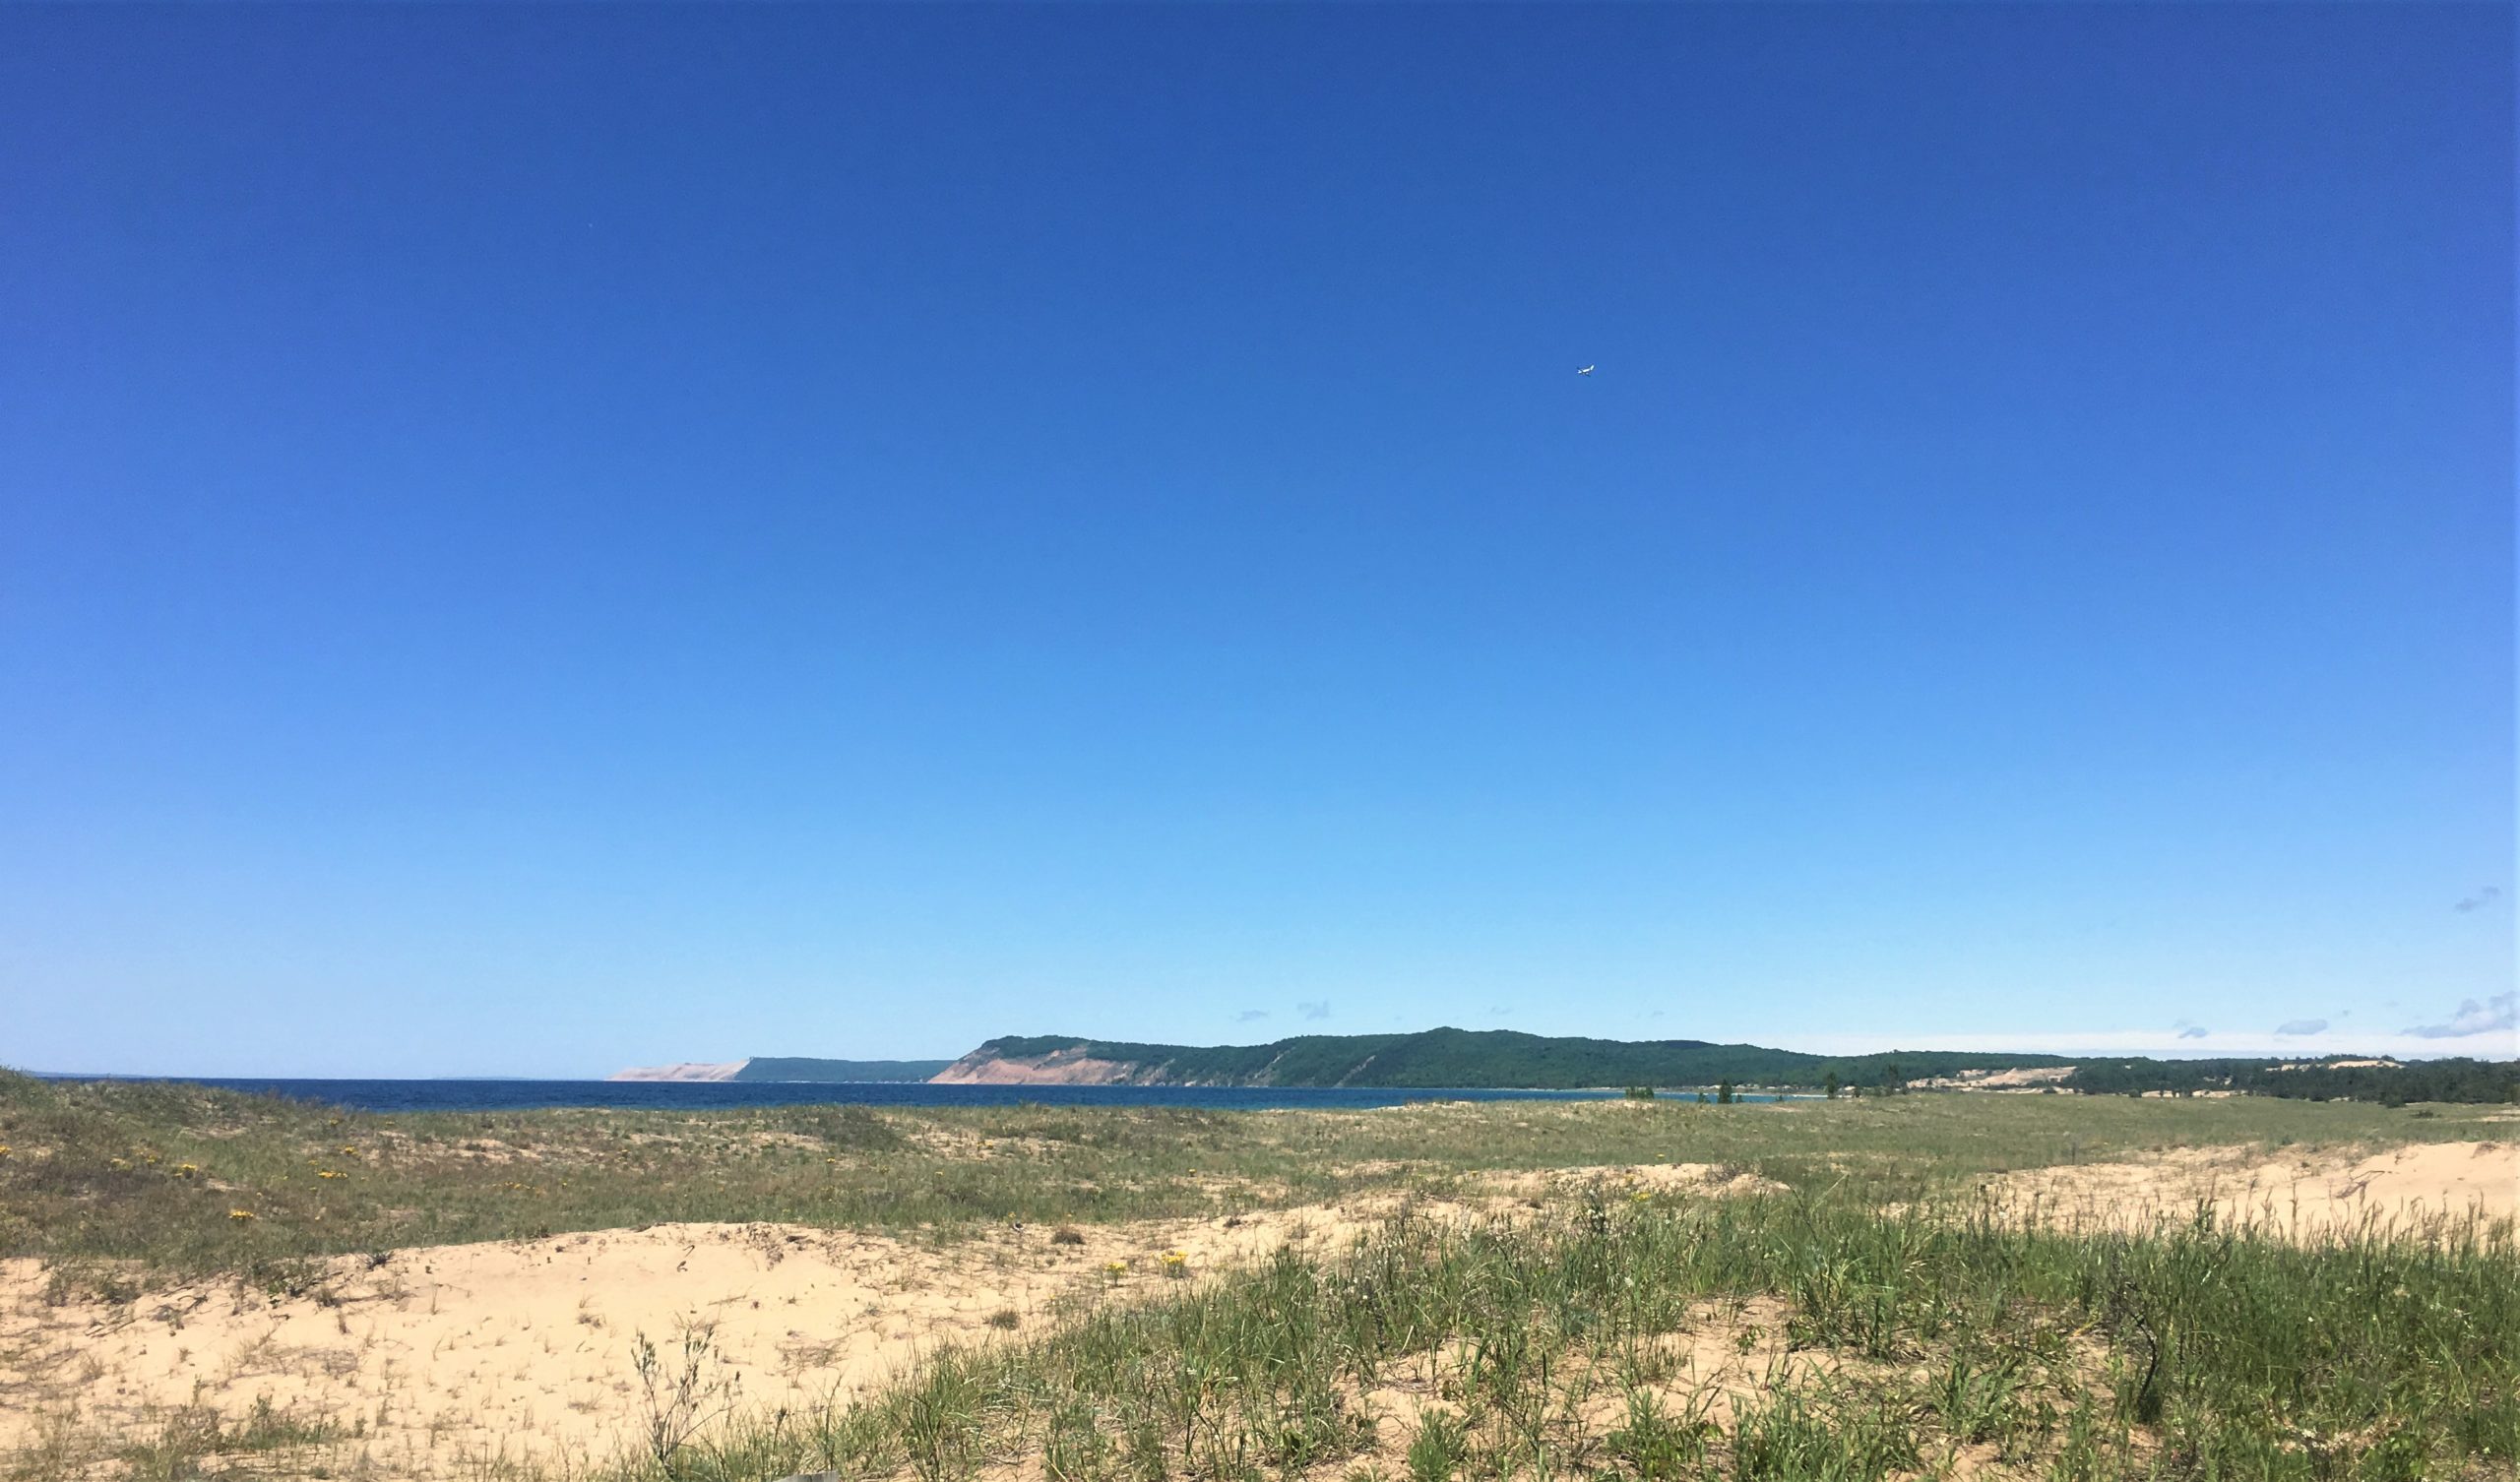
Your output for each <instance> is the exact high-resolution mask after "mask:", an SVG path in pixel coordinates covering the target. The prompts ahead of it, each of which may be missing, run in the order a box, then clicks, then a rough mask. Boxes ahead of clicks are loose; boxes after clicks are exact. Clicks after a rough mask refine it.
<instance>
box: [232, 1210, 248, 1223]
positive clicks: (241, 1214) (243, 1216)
mask: <svg viewBox="0 0 2520 1482" xmlns="http://www.w3.org/2000/svg"><path fill="white" fill-rule="evenodd" d="M227 1217H228V1218H229V1219H232V1220H234V1221H236V1222H237V1223H238V1224H243V1223H244V1222H245V1221H247V1220H249V1219H251V1218H253V1217H254V1211H253V1210H251V1209H230V1210H228V1211H227Z"/></svg>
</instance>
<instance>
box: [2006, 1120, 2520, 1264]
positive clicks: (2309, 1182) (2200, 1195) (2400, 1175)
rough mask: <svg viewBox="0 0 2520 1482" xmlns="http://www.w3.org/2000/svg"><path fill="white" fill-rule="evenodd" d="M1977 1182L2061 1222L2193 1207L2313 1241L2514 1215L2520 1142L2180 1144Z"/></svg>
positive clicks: (2097, 1221)
mask: <svg viewBox="0 0 2520 1482" xmlns="http://www.w3.org/2000/svg"><path fill="white" fill-rule="evenodd" d="M1984 1187H1985V1193H1986V1195H1987V1197H1989V1198H1990V1199H1992V1200H1994V1201H1995V1202H1996V1203H1997V1204H2000V1205H2001V1206H2002V1207H2004V1208H2006V1209H2008V1210H2011V1211H2015V1212H2017V1213H2021V1214H2023V1215H2025V1216H2026V1217H2037V1218H2040V1219H2044V1220H2048V1221H2051V1222H2054V1223H2058V1224H2062V1225H2065V1226H2067V1227H2068V1228H2101V1229H2115V1230H2131V1229H2144V1228H2148V1227H2150V1226H2151V1225H2153V1224H2154V1223H2156V1222H2157V1221H2162V1220H2172V1221H2184V1220H2186V1219H2188V1218H2190V1217H2191V1216H2192V1215H2193V1214H2194V1213H2195V1211H2196V1210H2197V1208H2198V1207H2199V1206H2200V1205H2201V1206H2210V1207H2211V1208H2212V1209H2213V1211H2214V1214H2215V1218H2216V1220H2217V1221H2218V1222H2219V1223H2223V1224H2233V1223H2238V1224H2245V1225H2249V1226H2252V1227H2255V1228H2257V1229H2258V1230H2260V1231H2262V1232H2264V1233H2268V1234H2273V1235H2278V1236H2281V1237H2284V1238H2287V1239H2293V1240H2321V1239H2329V1238H2333V1237H2335V1236H2338V1235H2340V1234H2344V1233H2347V1232H2350V1231H2353V1230H2357V1229H2360V1228H2362V1227H2364V1226H2365V1225H2372V1224H2375V1225H2377V1226H2378V1227H2379V1228H2382V1229H2391V1230H2401V1231H2404V1230H2414V1229H2418V1228H2421V1227H2422V1226H2424V1225H2425V1224H2427V1223H2429V1222H2433V1221H2438V1220H2459V1219H2465V1218H2468V1217H2470V1216H2477V1217H2481V1218H2484V1219H2486V1220H2502V1221H2510V1220H2513V1219H2515V1218H2520V1145H2515V1144H2512V1143H2505V1142H2428V1143H2409V1144H2407V1145H2405V1146H2401V1147H2394V1148H2390V1149H2389V1150H2387V1151H2385V1152H2378V1153H2371V1154H2368V1155H2362V1154H2358V1153H2355V1152H2350V1151H2347V1152H2339V1151H2331V1150H2323V1151H2319V1152H2313V1153H2295V1154H2290V1155H2275V1156H2269V1155H2268V1154H2266V1153H2265V1152H2263V1151H2261V1150H2259V1149H2255V1148H2232V1147H2209V1148H2185V1149H2180V1150H2177V1151H2173V1152H2166V1153H2163V1154H2161V1155H2159V1156H2157V1157H2154V1158H2150V1159H2146V1160H2143V1161H2132V1162H2114V1163H2084V1164H2075V1165H2070V1166H2060V1167H2053V1168H2038V1169H2031V1170H2028V1171H2025V1172H2020V1173H2011V1174H2005V1175H2002V1176H2000V1177H1998V1178H1994V1179H1990V1180H1987V1181H1986V1183H1985V1186H1984Z"/></svg>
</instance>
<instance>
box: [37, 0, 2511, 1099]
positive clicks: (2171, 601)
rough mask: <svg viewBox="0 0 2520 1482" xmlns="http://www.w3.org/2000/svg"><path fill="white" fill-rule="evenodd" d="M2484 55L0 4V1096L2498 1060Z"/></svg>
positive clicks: (2181, 41)
mask: <svg viewBox="0 0 2520 1482" xmlns="http://www.w3.org/2000/svg"><path fill="white" fill-rule="evenodd" d="M2512 31H2513V19H2512V13H2511V12H2510V11H2509V10H2508V9H2507V8H2500V7H2488V6H2464V7H2450V8H2425V7H2422V6H2398V7H2370V6H2358V7H2343V8H2332V9H2331V8H2317V7H2257V6H2211V7H2203V8H2197V9H2183V8H2179V7H2174V6H2147V7H2131V6H2114V7H2103V8H2096V9H2085V8H2077V7H2069V6H2058V7H2044V6H2043V7H2035V8H2031V7H2022V8H1996V7H1980V6H1968V7H1958V8H1951V9H1941V8H1932V7H1877V8H1876V7H1867V8H1830V7H1819V6H1801V7H1752V8H1739V9H1734V8H1718V7H1702V8H1699V7H1664V8H1647V7H1629V8H1570V7H1556V8H1544V9H1526V8H1516V7H1508V6H1484V7H1476V8H1460V9H1439V8H1433V7H1389V8H1365V7H1330V6H1320V7H1309V8H1266V9H1260V8H1252V9H1242V8H1232V7H1177V8H1167V9H1150V8H1136V7H1127V6H1100V7H1080V8H1031V9H1021V10H1013V9H992V8H984V7H950V8H949V7H938V8H901V7H877V8H866V9H850V10H842V9H811V8H768V9H753V8H712V9H696V10H674V9H659V8H644V7H643V8H614V7H565V8H564V7H546V8H540V9H496V8H484V7H407V8H393V9H383V10H371V9H366V8H303V7H286V8H280V7H274V8H254V9H238V8H187V9H180V10H132V9H122V8H102V7H95V8H79V9H66V8H65V9H38V8H32V7H16V8H11V9H7V10H5V11H0V138H7V139H10V140H12V141H13V142H14V144H13V147H12V148H11V149H9V150H7V151H5V152H0V214H4V216H5V220H6V223H7V224H6V226H5V228H0V309H4V310H5V313H6V319H7V323H8V328H7V330H6V332H5V334H0V716H5V717H6V718H5V719H0V1000H5V1004H6V1008H5V1013H0V1063H12V1064H17V1065H22V1066H29V1067H37V1068H45V1069H63V1070H70V1069H85V1070H117V1071H132V1072H177V1073H183V1072H189V1073H195V1074H218V1073H234V1074H305V1075H325V1074H340V1075H430V1074H499V1073H506V1074H529V1075H580V1074H601V1073H605V1072H608V1071H610V1070H612V1069H614V1068H616V1067H618V1066H621V1065H626V1064H635V1063H645V1062H656V1061H662V1060H678V1059H732V1058H739V1057H741V1056H743V1055H746V1054H755V1053H765V1054H766V1053H798V1054H829V1055H856V1056H884V1055H942V1054H954V1053H959V1052H961V1051H962V1050H964V1049H967V1048H969V1047H970V1046H971V1045H973V1044H974V1043H976V1042H977V1040H979V1039H981V1038H982V1037H985V1036H987V1035H991V1034H997V1033H1007V1032H1046V1031H1073V1032H1080V1033H1089V1034H1101V1035H1106V1036H1112V1037H1129V1038H1147V1039H1162V1040H1189V1041H1199V1042H1219V1041H1225V1040H1243V1039H1261V1038H1273V1037H1277V1036H1278V1035H1281V1034H1286V1033H1293V1032H1305V1031H1350V1032H1360V1031H1366V1030H1381V1029H1390V1028H1395V1027H1408V1028H1418V1027H1424V1026H1427V1025H1430V1024H1434V1023H1439V1022H1451V1023H1459V1024H1465V1025H1469V1026H1472V1027H1514V1028H1522V1029H1530V1030H1535V1031H1543V1032H1581V1033H1593V1034H1603V1035H1612V1036H1619V1037H1699V1038H1713V1039H1726V1040H1733V1039H1746V1040H1752V1041H1758V1042H1763V1043H1771V1044H1788V1045H1797V1046H1809V1047H1819V1048H1842V1047H1843V1048H1854V1047H1859V1046H1875V1045H1886V1044H1897V1045H1912V1046H1929V1045H1958V1044H1968V1045H1985V1046H1991V1047H2008V1048H2067V1049H2089V1048H2101V1047H2119V1048H2129V1049H2141V1048H2165V1049H2181V1050H2220V1049H2232V1050H2241V1049H2246V1050H2258V1049H2274V1048H2284V1049H2301V1050H2306V1051H2318V1050H2327V1049H2337V1050H2343V1049H2354V1050H2362V1049H2399V1050H2415V1051H2429V1052H2464V1053H2491V1054H2496V1055H2504V1056H2507V1055H2510V1054H2513V1053H2515V1042H2514V1041H2515V1036H2514V1033H2513V1031H2512V1030H2511V1029H2510V1027H2509V1025H2510V1023H2511V1007H2512V1001H2511V999H2510V998H2508V997H2501V998H2499V999H2497V997H2496V996H2497V995H2508V994H2509V993H2510V991H2511V987H2512V983H2513V978H2514V950H2513V911H2512V892H2513V888H2514V886H2515V883H2516V882H2515V880H2514V878H2513V845H2514V836H2513V834H2514V831H2513V809H2514V795H2513V662H2514V651H2513V607H2512V598H2513V585H2512V579H2513V520H2512V492H2513V435H2512V434H2513V408H2514V386H2513V371H2512V364H2513V307H2514V305H2513V291H2512V268H2513V216H2514V212H2513V206H2514V202H2513V187H2512V180H2513V146H2512V119H2513V83H2512V78H2513V71H2512V54H2513V45H2512V42H2513V35H2512ZM1588 363H1597V364H1598V365H1599V366H1600V371H1599V373H1598V374H1597V375H1595V376H1592V377H1589V378H1578V377H1577V376H1576V375H1575V374H1574V371H1575V369H1576V367H1578V366H1579V365H1584V364H1588ZM2463 1006H2464V1007H2463ZM2322 1021H2323V1022H2322ZM2314 1023H2318V1024H2320V1025H2321V1026H2320V1027H2318V1028H2316V1029H2312V1028H2311V1027H2310V1026H2311V1025H2312V1024H2314ZM2287 1025H2289V1026H2291V1028H2292V1030H2293V1032H2290V1033H2279V1032H2278V1031H2279V1028H2280V1027H2282V1026H2287ZM2413 1029H2434V1030H2441V1031H2445V1032H2441V1033H2433V1034H2410V1033H2409V1032H2408V1031H2410V1030H2413ZM2453 1030H2476V1031H2478V1032H2473V1033H2452V1032H2446V1031H2453ZM2190 1031H2194V1032H2190Z"/></svg>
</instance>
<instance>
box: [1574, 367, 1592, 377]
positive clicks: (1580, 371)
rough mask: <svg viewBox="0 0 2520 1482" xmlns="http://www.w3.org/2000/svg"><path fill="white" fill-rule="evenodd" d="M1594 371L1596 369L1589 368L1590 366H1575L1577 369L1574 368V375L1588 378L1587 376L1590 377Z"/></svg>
mask: <svg viewBox="0 0 2520 1482" xmlns="http://www.w3.org/2000/svg"><path fill="white" fill-rule="evenodd" d="M1595 369H1597V367H1594V366H1590V365H1579V366H1577V367H1576V368H1575V374H1577V375H1579V376H1589V375H1591V374H1592V373H1593V372H1594V370H1595Z"/></svg>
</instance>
